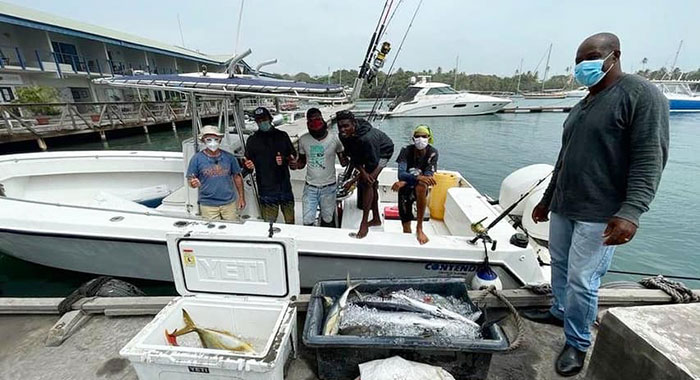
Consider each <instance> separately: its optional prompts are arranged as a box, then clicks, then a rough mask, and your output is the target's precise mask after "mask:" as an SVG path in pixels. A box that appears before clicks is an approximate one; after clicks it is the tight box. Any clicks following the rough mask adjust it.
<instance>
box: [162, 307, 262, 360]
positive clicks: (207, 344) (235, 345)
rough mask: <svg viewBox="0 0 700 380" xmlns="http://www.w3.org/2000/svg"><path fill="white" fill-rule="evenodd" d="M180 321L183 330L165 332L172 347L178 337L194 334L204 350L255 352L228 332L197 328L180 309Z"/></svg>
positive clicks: (184, 311)
mask: <svg viewBox="0 0 700 380" xmlns="http://www.w3.org/2000/svg"><path fill="white" fill-rule="evenodd" d="M182 319H183V320H184V321H185V327H184V328H183V329H176V330H175V331H173V332H172V333H169V332H168V330H167V329H166V330H165V339H166V340H167V341H168V343H170V344H171V345H173V346H177V345H178V344H177V337H178V336H180V335H185V334H189V333H191V332H196V333H197V335H199V340H200V341H202V346H204V348H214V349H219V350H229V351H235V352H248V353H254V352H255V350H254V349H253V346H251V345H250V343H248V342H246V341H244V340H243V339H241V338H239V337H237V336H235V335H233V334H231V333H230V332H228V331H219V330H212V329H207V328H202V327H197V325H195V323H194V321H192V317H190V315H189V314H188V313H187V311H186V310H185V309H182Z"/></svg>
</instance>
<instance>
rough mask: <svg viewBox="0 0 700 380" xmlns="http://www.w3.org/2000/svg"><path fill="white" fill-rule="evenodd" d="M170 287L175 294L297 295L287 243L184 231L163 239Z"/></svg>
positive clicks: (291, 246)
mask: <svg viewBox="0 0 700 380" xmlns="http://www.w3.org/2000/svg"><path fill="white" fill-rule="evenodd" d="M167 242H168V254H169V256H170V266H171V269H172V272H173V280H174V281H175V288H176V289H177V291H178V293H180V294H181V295H207V296H227V295H236V296H260V297H271V298H280V299H289V298H291V297H292V296H295V297H296V296H298V295H299V292H300V289H299V267H298V257H297V250H296V244H295V242H294V239H292V238H284V237H274V238H268V237H267V236H238V235H233V234H212V233H210V232H209V233H207V232H197V231H190V232H188V233H184V232H183V233H169V234H168V235H167Z"/></svg>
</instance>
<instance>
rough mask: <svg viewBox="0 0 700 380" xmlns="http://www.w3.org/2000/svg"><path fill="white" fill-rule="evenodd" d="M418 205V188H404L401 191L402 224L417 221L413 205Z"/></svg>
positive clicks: (400, 211)
mask: <svg viewBox="0 0 700 380" xmlns="http://www.w3.org/2000/svg"><path fill="white" fill-rule="evenodd" d="M414 203H416V188H415V187H413V186H408V185H406V186H404V187H402V188H400V189H399V218H400V219H401V223H406V222H410V221H412V220H415V219H416V217H415V216H414V215H413V204H414Z"/></svg>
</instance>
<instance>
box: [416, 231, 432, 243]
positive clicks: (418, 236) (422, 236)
mask: <svg viewBox="0 0 700 380" xmlns="http://www.w3.org/2000/svg"><path fill="white" fill-rule="evenodd" d="M416 239H418V242H419V243H420V244H421V245H423V244H425V243H427V242H428V240H429V239H428V236H427V235H426V234H424V233H423V229H422V228H421V229H419V228H417V229H416Z"/></svg>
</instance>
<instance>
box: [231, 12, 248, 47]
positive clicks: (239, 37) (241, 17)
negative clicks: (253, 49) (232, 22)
mask: <svg viewBox="0 0 700 380" xmlns="http://www.w3.org/2000/svg"><path fill="white" fill-rule="evenodd" d="M244 3H245V0H241V9H240V10H239V11H238V26H237V27H236V29H237V30H236V45H234V46H233V54H234V55H236V53H238V42H239V41H240V39H241V22H242V20H243V4H244Z"/></svg>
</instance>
